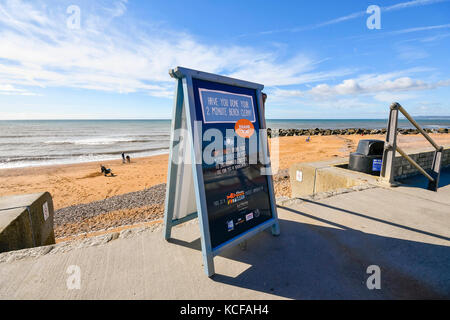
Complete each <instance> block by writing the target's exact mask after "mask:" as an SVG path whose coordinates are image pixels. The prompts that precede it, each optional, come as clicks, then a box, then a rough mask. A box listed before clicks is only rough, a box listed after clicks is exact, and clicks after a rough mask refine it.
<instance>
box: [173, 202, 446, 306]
mask: <svg viewBox="0 0 450 320" xmlns="http://www.w3.org/2000/svg"><path fill="white" fill-rule="evenodd" d="M314 204H317V205H323V204H321V203H314ZM281 208H283V209H285V210H288V211H290V212H291V213H294V214H298V215H302V216H305V217H308V218H311V219H314V220H316V221H318V222H322V223H325V224H326V225H327V226H319V225H314V224H307V223H300V222H294V221H290V220H283V219H280V228H281V235H280V236H279V237H273V236H272V235H271V234H270V232H262V233H260V234H258V235H257V236H255V237H253V238H251V239H250V240H248V241H247V246H246V250H243V249H242V248H241V247H239V246H236V247H233V248H231V249H229V250H227V251H225V252H223V253H222V254H221V255H220V256H221V257H224V258H227V259H231V260H234V261H239V262H241V263H244V264H248V265H249V268H248V269H246V270H245V271H244V272H242V273H240V274H239V275H238V276H236V277H231V276H227V275H224V274H223V273H226V272H224V270H220V265H219V266H217V265H216V272H217V273H216V274H215V275H214V276H213V277H212V280H213V281H216V282H220V283H224V284H228V285H232V286H237V287H240V288H246V289H249V290H255V291H258V292H264V293H268V294H272V295H275V296H279V297H283V298H290V299H449V298H450V272H449V270H450V247H448V246H442V245H434V244H427V243H422V242H417V241H410V240H402V239H397V238H391V237H385V236H379V235H375V234H369V233H364V232H361V231H359V230H354V229H351V228H349V227H347V226H344V225H340V224H338V223H335V222H331V221H328V220H326V219H322V218H318V217H315V216H312V215H310V214H306V213H303V212H301V211H297V210H294V209H291V208H286V207H281ZM333 209H339V208H333ZM341 212H342V214H356V215H359V216H363V217H365V218H372V219H375V220H376V221H381V222H385V223H389V224H391V225H394V226H396V227H400V228H404V229H406V230H409V231H414V232H421V233H423V234H426V235H430V236H434V237H437V238H439V239H448V238H446V237H443V236H440V235H434V234H431V233H428V232H425V231H421V230H416V229H413V228H409V227H405V226H401V225H396V224H393V223H391V222H388V221H383V220H379V219H376V218H373V217H368V216H364V215H361V214H358V213H355V212H351V211H348V210H342V209H341ZM170 242H171V243H174V244H177V245H181V246H185V247H188V248H190V249H194V250H199V251H200V250H201V245H200V239H196V240H194V241H192V242H186V241H183V240H177V239H171V240H170ZM371 265H377V266H379V267H380V269H381V290H369V289H368V288H367V285H366V281H367V279H368V277H369V276H370V275H371V274H368V273H367V267H369V266H371ZM221 273H222V274H221Z"/></svg>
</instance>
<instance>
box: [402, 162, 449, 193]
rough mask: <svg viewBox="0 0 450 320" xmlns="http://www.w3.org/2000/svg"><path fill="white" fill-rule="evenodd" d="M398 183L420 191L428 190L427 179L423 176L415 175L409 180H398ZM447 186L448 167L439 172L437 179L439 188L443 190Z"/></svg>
mask: <svg viewBox="0 0 450 320" xmlns="http://www.w3.org/2000/svg"><path fill="white" fill-rule="evenodd" d="M398 182H400V183H401V184H403V185H405V186H407V187H412V188H420V189H427V188H428V179H427V178H425V176H423V175H422V174H417V175H414V176H412V177H409V178H405V179H400V180H399V181H398ZM448 185H450V167H446V168H443V169H442V170H441V176H440V179H439V188H443V187H445V186H448ZM438 191H439V190H438Z"/></svg>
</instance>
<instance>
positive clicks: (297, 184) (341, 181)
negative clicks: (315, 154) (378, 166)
mask: <svg viewBox="0 0 450 320" xmlns="http://www.w3.org/2000/svg"><path fill="white" fill-rule="evenodd" d="M347 165H348V158H336V159H333V160H327V161H319V162H308V163H295V164H293V165H292V166H291V167H290V169H289V178H290V182H291V192H292V194H291V196H292V197H294V198H297V197H303V196H308V195H311V194H315V193H321V192H328V191H335V190H338V189H343V188H352V187H356V186H360V185H364V184H367V183H376V182H377V177H376V176H372V175H369V174H365V173H361V172H355V171H351V170H348V169H345V167H346V166H347ZM340 166H342V167H340Z"/></svg>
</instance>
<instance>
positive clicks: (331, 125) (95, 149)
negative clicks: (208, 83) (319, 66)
mask: <svg viewBox="0 0 450 320" xmlns="http://www.w3.org/2000/svg"><path fill="white" fill-rule="evenodd" d="M416 120H417V122H418V123H419V124H420V125H421V126H422V127H424V128H432V129H433V128H434V129H436V128H450V117H448V118H420V119H416ZM170 123H171V122H170V120H17V121H12V120H11V121H10V120H3V121H0V169H7V168H21V167H31V166H43V165H60V164H73V163H82V162H94V161H106V160H115V159H121V154H122V152H124V153H125V154H127V155H130V157H131V158H138V157H146V156H152V155H158V154H164V153H168V151H169V140H170ZM386 124H387V119H356V120H355V119H337V120H336V119H305V120H301V119H288V120H285V119H278V120H267V126H268V127H269V128H277V129H309V128H321V129H346V128H364V129H381V128H386ZM399 127H400V128H412V126H411V124H410V123H409V122H408V121H407V120H405V119H400V120H399Z"/></svg>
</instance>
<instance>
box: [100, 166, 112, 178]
mask: <svg viewBox="0 0 450 320" xmlns="http://www.w3.org/2000/svg"><path fill="white" fill-rule="evenodd" d="M100 169H101V171H102V173H103V174H104V175H105V177H107V176H108V174H109V175H111V177H114V173H112V170H111V169H106V168H105V167H104V166H103V165H102V164H101V165H100Z"/></svg>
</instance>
